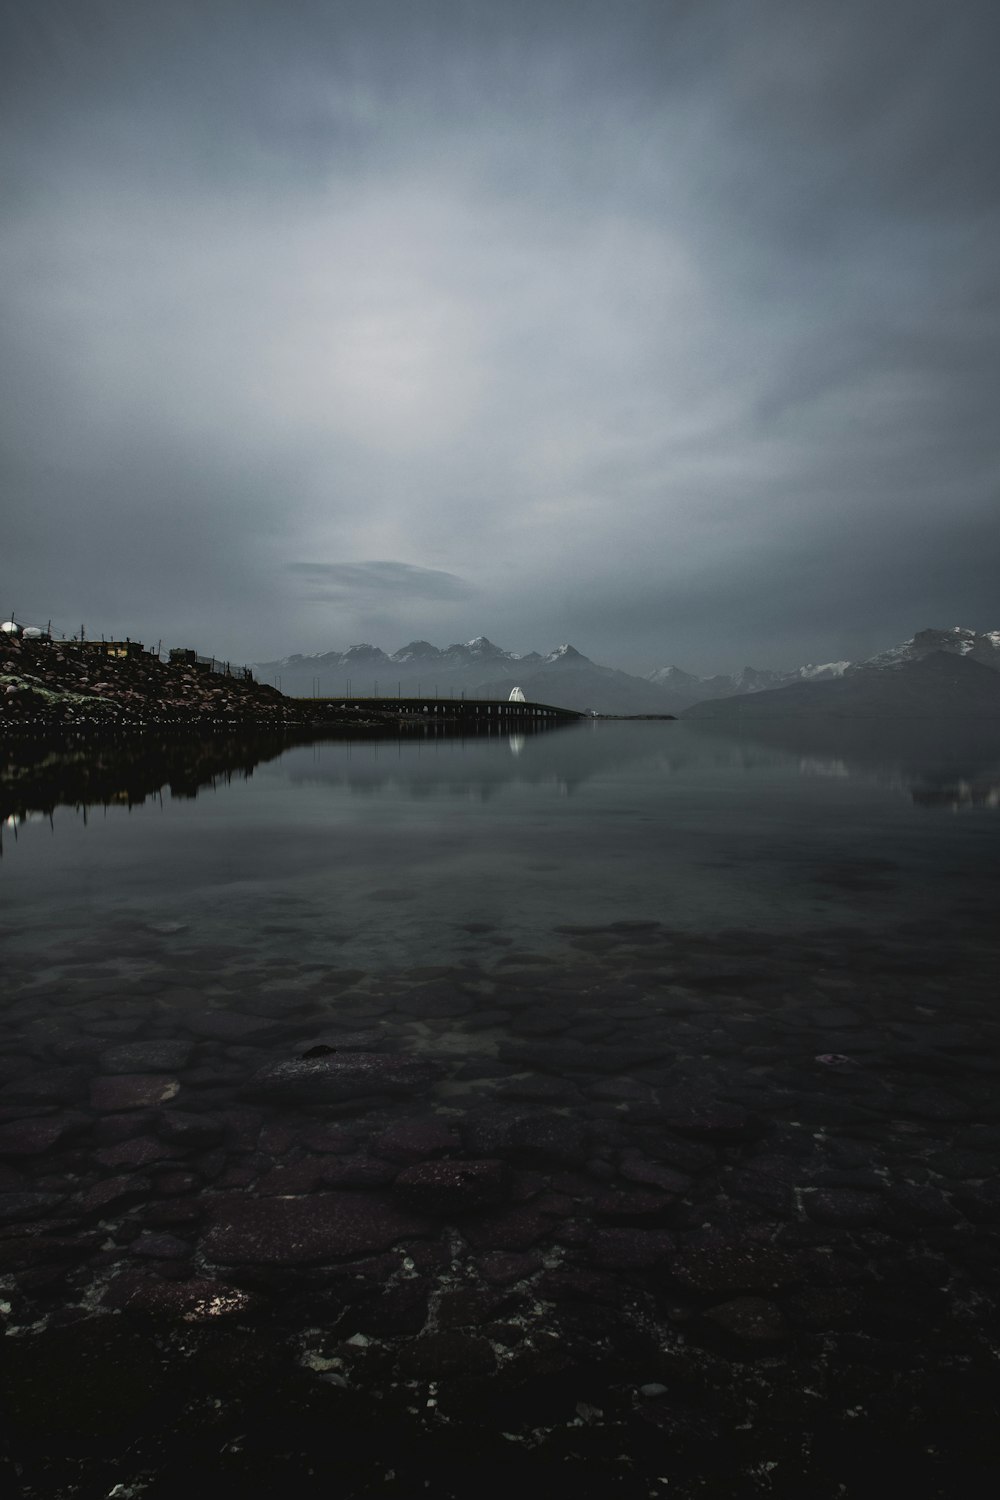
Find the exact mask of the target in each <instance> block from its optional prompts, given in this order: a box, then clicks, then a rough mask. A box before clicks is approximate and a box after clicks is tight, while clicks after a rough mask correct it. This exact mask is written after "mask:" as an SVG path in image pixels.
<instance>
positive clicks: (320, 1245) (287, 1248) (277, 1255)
mask: <svg viewBox="0 0 1000 1500" xmlns="http://www.w3.org/2000/svg"><path fill="white" fill-rule="evenodd" d="M209 1221H210V1227H209V1230H208V1233H207V1235H206V1237H205V1239H204V1240H203V1241H202V1249H203V1251H204V1253H205V1255H206V1257H207V1258H208V1259H209V1260H211V1261H217V1262H219V1263H221V1264H225V1265H242V1264H246V1265H275V1266H295V1265H310V1264H316V1263H319V1262H322V1261H326V1260H335V1259H337V1258H338V1257H343V1256H347V1255H361V1254H365V1253H370V1252H372V1251H376V1250H386V1249H388V1248H389V1246H390V1245H393V1244H395V1243H396V1241H397V1240H400V1239H403V1238H405V1237H406V1236H407V1235H412V1234H416V1235H419V1234H425V1233H428V1232H430V1226H429V1225H428V1224H427V1223H426V1221H425V1220H423V1219H420V1218H418V1217H416V1216H415V1215H413V1214H408V1213H406V1212H404V1211H403V1210H402V1209H400V1208H399V1207H398V1206H397V1205H395V1204H393V1203H391V1202H390V1201H389V1200H388V1199H385V1198H383V1197H380V1196H378V1195H376V1194H374V1193H371V1194H369V1193H348V1192H330V1193H321V1194H317V1195H315V1196H313V1197H311V1198H267V1199H254V1198H246V1197H242V1196H239V1197H233V1196H228V1197H226V1198H224V1199H222V1200H221V1201H219V1202H216V1203H213V1204H212V1205H211V1207H210V1208H209Z"/></svg>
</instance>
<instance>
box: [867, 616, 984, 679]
mask: <svg viewBox="0 0 1000 1500" xmlns="http://www.w3.org/2000/svg"><path fill="white" fill-rule="evenodd" d="M934 651H946V652H948V653H949V654H952V655H955V656H967V657H968V658H969V660H970V661H977V662H979V663H980V665H982V666H984V667H993V668H994V670H996V671H1000V630H983V631H979V630H967V629H965V628H964V627H963V626H961V625H953V626H952V627H951V629H950V630H933V629H932V630H918V631H917V633H916V635H911V636H910V639H909V640H908V641H904V642H903V643H902V645H901V646H890V648H889V650H888V651H880V652H879V653H878V654H877V655H876V656H870V657H868V659H867V660H866V661H861V662H857V663H856V664H855V665H853V666H852V667H851V668H850V670H851V671H852V672H861V671H865V672H868V671H881V670H883V669H884V668H886V667H895V666H898V665H900V663H902V662H907V661H920V660H922V659H923V657H925V656H930V655H931V653H932V652H934Z"/></svg>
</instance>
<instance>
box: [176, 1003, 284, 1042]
mask: <svg viewBox="0 0 1000 1500" xmlns="http://www.w3.org/2000/svg"><path fill="white" fill-rule="evenodd" d="M179 1019H180V1021H181V1024H182V1025H183V1026H185V1027H186V1028H187V1029H188V1031H190V1032H192V1034H193V1035H194V1036H196V1037H200V1038H202V1039H204V1040H205V1041H212V1042H266V1041H269V1040H273V1039H274V1038H276V1037H280V1036H284V1035H285V1027H284V1026H282V1025H280V1024H279V1023H275V1022H274V1021H270V1020H267V1019H266V1018H264V1017H261V1016H244V1015H241V1014H240V1013H239V1011H235V1010H203V1011H194V1010H189V1011H185V1012H184V1013H183V1014H182V1015H181V1016H180V1017H179Z"/></svg>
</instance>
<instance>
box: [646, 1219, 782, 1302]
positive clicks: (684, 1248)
mask: <svg viewBox="0 0 1000 1500" xmlns="http://www.w3.org/2000/svg"><path fill="white" fill-rule="evenodd" d="M669 1272H670V1276H671V1278H672V1280H674V1281H676V1282H677V1283H679V1285H681V1286H683V1287H685V1288H686V1289H688V1290H690V1291H693V1292H698V1293H699V1294H701V1295H702V1296H723V1297H724V1296H726V1295H727V1294H735V1293H737V1292H760V1291H772V1290H775V1289H777V1288H782V1287H787V1286H794V1285H795V1284H796V1283H797V1282H799V1281H801V1280H802V1279H803V1275H802V1269H801V1267H800V1266H798V1265H797V1263H796V1262H795V1261H794V1260H793V1259H792V1258H791V1257H790V1256H789V1255H786V1254H785V1253H784V1252H783V1251H781V1250H778V1249H775V1248H774V1247H773V1246H771V1245H758V1244H754V1243H753V1242H752V1241H749V1240H744V1239H740V1238H737V1237H736V1236H735V1235H727V1234H721V1233H717V1232H714V1231H702V1232H698V1233H696V1234H693V1235H689V1236H688V1237H687V1238H686V1239H685V1240H684V1241H683V1242H682V1243H680V1244H679V1246H678V1250H677V1254H676V1256H675V1257H674V1259H673V1260H672V1261H671V1263H670V1267H669Z"/></svg>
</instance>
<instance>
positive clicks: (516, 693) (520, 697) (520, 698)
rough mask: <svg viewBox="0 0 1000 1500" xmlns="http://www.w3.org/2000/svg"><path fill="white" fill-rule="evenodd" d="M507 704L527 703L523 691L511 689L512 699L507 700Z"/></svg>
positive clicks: (517, 688)
mask: <svg viewBox="0 0 1000 1500" xmlns="http://www.w3.org/2000/svg"><path fill="white" fill-rule="evenodd" d="M507 702H508V703H524V702H525V697H524V694H523V693H522V691H521V689H520V688H519V687H516V688H511V690H510V697H509V698H508V699H507Z"/></svg>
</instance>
